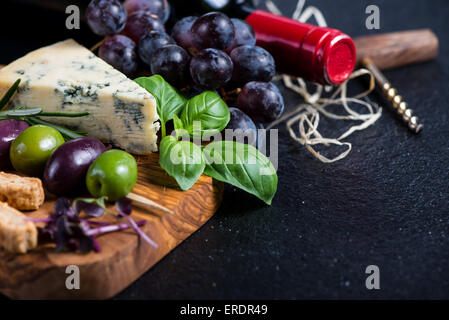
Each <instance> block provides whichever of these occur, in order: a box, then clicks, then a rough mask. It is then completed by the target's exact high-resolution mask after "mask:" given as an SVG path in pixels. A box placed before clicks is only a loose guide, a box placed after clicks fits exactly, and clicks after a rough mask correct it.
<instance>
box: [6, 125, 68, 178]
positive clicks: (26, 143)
mask: <svg viewBox="0 0 449 320" xmlns="http://www.w3.org/2000/svg"><path fill="white" fill-rule="evenodd" d="M63 143H64V138H63V137H62V135H61V133H59V131H58V130H56V129H53V128H52V127H49V126H44V125H40V124H39V125H35V126H31V127H29V128H28V129H26V130H25V131H23V132H22V133H21V134H20V135H19V136H18V137H17V138H16V139H15V140H14V142H13V143H12V144H11V149H10V150H9V157H10V159H11V163H12V165H13V167H14V169H16V170H17V171H19V172H21V173H24V174H26V175H30V176H40V175H41V174H42V172H43V171H44V167H45V163H46V162H47V160H48V158H50V156H51V155H52V153H53V151H55V150H56V149H57V148H58V147H59V146H60V145H62V144H63Z"/></svg>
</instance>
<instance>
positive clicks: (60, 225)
mask: <svg viewBox="0 0 449 320" xmlns="http://www.w3.org/2000/svg"><path fill="white" fill-rule="evenodd" d="M70 234H71V232H70V229H69V225H68V221H67V217H66V216H65V215H62V216H60V217H59V218H58V220H57V221H56V230H55V233H54V237H55V241H56V251H62V250H64V248H65V247H66V246H67V244H68V243H69V241H70Z"/></svg>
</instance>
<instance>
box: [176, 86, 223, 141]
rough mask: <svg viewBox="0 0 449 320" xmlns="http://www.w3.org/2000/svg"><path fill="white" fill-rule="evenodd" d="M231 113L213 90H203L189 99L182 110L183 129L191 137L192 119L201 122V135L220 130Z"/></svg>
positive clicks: (192, 131)
mask: <svg viewBox="0 0 449 320" xmlns="http://www.w3.org/2000/svg"><path fill="white" fill-rule="evenodd" d="M230 117H231V114H230V112H229V108H228V106H227V104H226V103H225V102H224V101H223V100H222V99H221V98H220V96H219V95H218V94H216V93H215V92H213V91H205V92H203V93H201V94H199V95H197V96H195V97H193V98H192V99H190V100H189V101H187V104H186V106H185V108H184V110H183V111H182V114H181V120H182V123H183V124H184V129H186V130H187V132H188V133H189V134H190V136H192V137H193V134H194V124H193V123H194V121H199V122H200V124H201V132H200V133H201V137H203V135H205V134H207V135H213V134H215V133H217V132H220V131H221V130H223V129H224V128H226V126H227V125H228V122H229V119H230Z"/></svg>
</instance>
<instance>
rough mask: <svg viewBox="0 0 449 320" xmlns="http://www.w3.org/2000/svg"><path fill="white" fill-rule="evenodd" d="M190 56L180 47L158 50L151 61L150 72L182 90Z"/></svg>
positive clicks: (186, 77)
mask: <svg viewBox="0 0 449 320" xmlns="http://www.w3.org/2000/svg"><path fill="white" fill-rule="evenodd" d="M189 62H190V55H189V54H188V53H187V51H185V50H184V49H183V48H181V47H180V46H177V45H174V44H171V45H167V46H164V47H162V48H159V49H158V50H156V52H154V54H153V58H152V59H151V72H152V73H153V74H158V75H160V76H162V78H164V79H165V80H166V81H167V82H168V83H170V84H171V85H173V86H175V87H178V88H182V87H183V86H185V85H186V83H187V79H188V71H189Z"/></svg>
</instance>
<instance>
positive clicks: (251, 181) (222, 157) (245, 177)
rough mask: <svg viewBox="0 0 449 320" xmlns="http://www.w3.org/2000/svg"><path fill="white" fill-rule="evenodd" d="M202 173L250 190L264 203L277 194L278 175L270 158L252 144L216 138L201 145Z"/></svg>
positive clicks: (269, 201)
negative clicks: (203, 168)
mask: <svg viewBox="0 0 449 320" xmlns="http://www.w3.org/2000/svg"><path fill="white" fill-rule="evenodd" d="M203 155H204V158H205V161H206V169H205V170H204V174H205V175H208V176H210V177H213V178H215V179H217V180H220V181H223V182H227V183H229V184H232V185H233V186H235V187H238V188H240V189H243V190H245V191H246V192H249V193H251V194H253V195H255V196H256V197H258V198H259V199H261V200H263V201H264V202H265V203H266V204H269V205H270V204H271V201H272V200H273V197H274V195H275V194H276V189H277V183H278V177H277V174H276V170H275V169H274V167H273V164H272V163H271V162H270V160H269V159H268V158H267V157H266V156H265V155H264V154H263V153H261V152H260V151H259V150H257V149H256V148H254V147H253V146H251V145H247V144H243V143H238V142H235V141H216V142H212V143H209V144H208V145H207V146H206V147H205V148H204V149H203Z"/></svg>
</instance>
